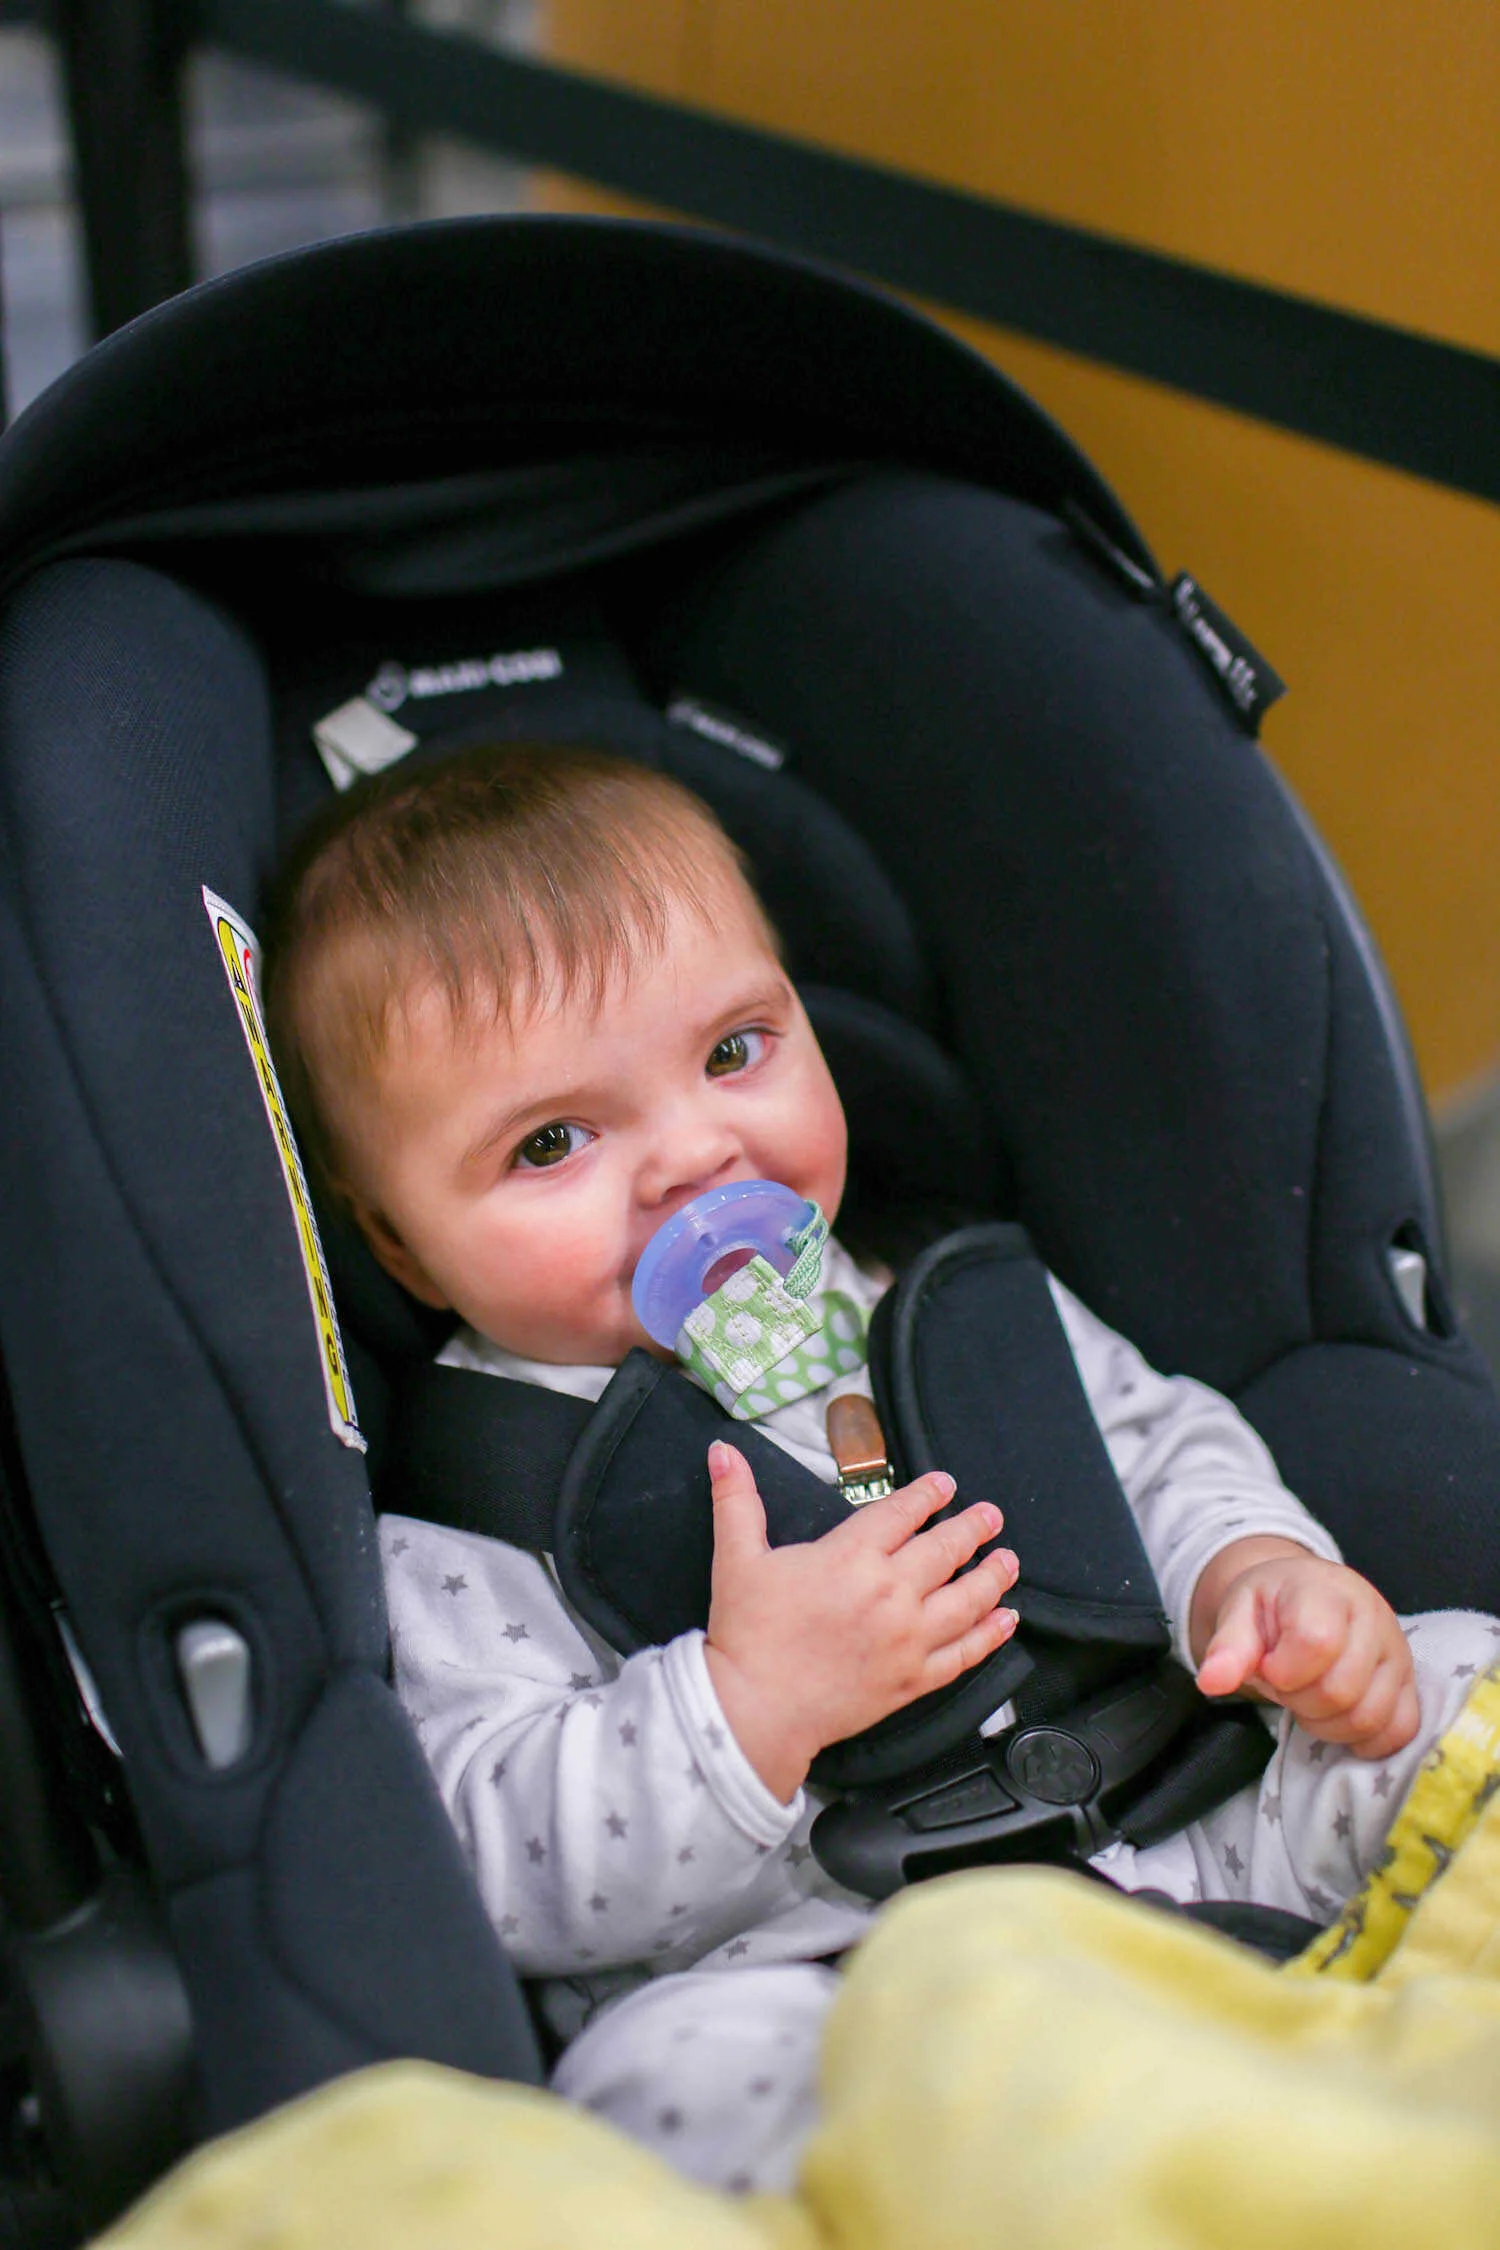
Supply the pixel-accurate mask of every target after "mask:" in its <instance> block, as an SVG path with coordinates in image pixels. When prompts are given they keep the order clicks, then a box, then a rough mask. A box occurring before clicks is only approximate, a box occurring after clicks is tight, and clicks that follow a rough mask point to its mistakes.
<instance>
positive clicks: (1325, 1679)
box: [1260, 1604, 1386, 1719]
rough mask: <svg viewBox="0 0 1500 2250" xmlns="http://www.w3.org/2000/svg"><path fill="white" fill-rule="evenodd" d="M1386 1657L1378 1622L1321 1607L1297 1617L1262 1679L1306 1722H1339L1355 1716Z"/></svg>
mask: <svg viewBox="0 0 1500 2250" xmlns="http://www.w3.org/2000/svg"><path fill="white" fill-rule="evenodd" d="M1385 1654H1386V1651H1385V1648H1384V1644H1383V1642H1382V1640H1381V1636H1380V1634H1379V1633H1378V1632H1377V1630H1376V1628H1375V1625H1374V1622H1373V1620H1372V1619H1371V1618H1370V1617H1369V1616H1367V1615H1366V1614H1365V1613H1364V1612H1363V1611H1360V1610H1356V1611H1355V1613H1354V1614H1353V1616H1352V1617H1350V1616H1348V1615H1346V1614H1343V1613H1341V1612H1340V1611H1339V1610H1338V1609H1337V1608H1333V1607H1329V1606H1326V1605H1321V1604H1320V1605H1317V1606H1316V1607H1313V1608H1311V1609H1310V1610H1309V1612H1308V1613H1307V1614H1305V1615H1304V1616H1302V1617H1300V1618H1299V1617H1297V1616H1295V1615H1294V1616H1293V1618H1292V1619H1291V1620H1290V1621H1288V1622H1287V1623H1286V1624H1285V1625H1284V1626H1283V1629H1282V1631H1281V1633H1280V1634H1278V1636H1277V1639H1276V1642H1275V1645H1274V1646H1273V1647H1272V1648H1271V1649H1269V1650H1268V1651H1267V1653H1266V1657H1265V1661H1264V1662H1263V1663H1262V1665H1261V1668H1260V1676H1261V1678H1262V1680H1263V1681H1264V1682H1265V1684H1266V1686H1267V1687H1268V1688H1269V1689H1270V1691H1271V1693H1272V1694H1273V1695H1274V1696H1275V1697H1276V1699H1277V1701H1278V1702H1280V1703H1284V1704H1285V1705H1286V1707H1287V1709H1288V1710H1289V1711H1295V1712H1296V1714H1297V1716H1298V1717H1299V1718H1301V1719H1336V1718H1342V1717H1344V1716H1345V1715H1346V1714H1347V1713H1349V1712H1351V1711H1353V1709H1354V1708H1355V1706H1356V1705H1357V1704H1358V1703H1359V1702H1360V1700H1361V1698H1362V1697H1363V1696H1364V1695H1365V1693H1366V1691H1367V1690H1368V1688H1369V1686H1370V1683H1371V1681H1372V1680H1373V1679H1374V1676H1375V1671H1376V1667H1377V1665H1378V1664H1379V1662H1380V1661H1381V1658H1382V1656H1384V1655H1385Z"/></svg>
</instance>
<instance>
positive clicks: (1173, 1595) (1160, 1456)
mask: <svg viewBox="0 0 1500 2250" xmlns="http://www.w3.org/2000/svg"><path fill="white" fill-rule="evenodd" d="M1052 1294H1053V1298H1054V1300H1055V1302H1056V1305H1057V1309H1058V1312H1059V1314H1060V1316H1061V1319H1062V1324H1063V1327H1064V1329H1065V1330H1066V1332H1067V1337H1068V1342H1069V1343H1070V1344H1071V1345H1072V1347H1073V1357H1074V1359H1075V1360H1076V1362H1077V1365H1078V1372H1079V1375H1080V1377H1081V1378H1082V1382H1083V1387H1084V1390H1085V1392H1086V1393H1087V1394H1088V1401H1089V1405H1090V1406H1091V1407H1092V1409H1093V1412H1094V1419H1095V1421H1096V1422H1097V1423H1098V1425H1099V1429H1100V1434H1101V1435H1102V1437H1103V1439H1104V1443H1105V1446H1106V1448H1107V1449H1108V1452H1109V1457H1110V1460H1111V1462H1112V1463H1113V1465H1114V1471H1115V1474H1116V1476H1117V1477H1118V1478H1119V1480H1120V1483H1121V1485H1122V1487H1123V1488H1124V1492H1125V1498H1126V1500H1127V1501H1128V1503H1129V1505H1130V1509H1131V1513H1132V1514H1133V1515H1134V1517H1135V1520H1136V1524H1137V1527H1138V1528H1139V1530H1140V1534H1141V1542H1142V1544H1143V1546H1144V1547H1145V1550H1146V1555H1147V1559H1148V1560H1149V1562H1150V1564H1151V1568H1152V1570H1153V1571H1154V1572H1155V1574H1156V1583H1157V1585H1158V1586H1159V1588H1160V1589H1161V1598H1162V1607H1163V1609H1164V1610H1165V1611H1166V1615H1167V1622H1168V1624H1169V1625H1170V1627H1171V1632H1172V1653H1173V1655H1174V1656H1176V1657H1177V1659H1178V1660H1179V1662H1180V1663H1183V1664H1187V1665H1188V1666H1189V1668H1191V1659H1190V1656H1189V1653H1188V1614H1189V1611H1190V1610H1191V1607H1192V1600H1193V1589H1194V1587H1195V1586H1196V1585H1197V1583H1198V1580H1199V1578H1200V1577H1201V1576H1202V1574H1203V1571H1204V1570H1205V1568H1206V1567H1207V1565H1208V1564H1209V1563H1210V1562H1211V1561H1212V1560H1213V1558H1214V1556H1215V1555H1217V1554H1218V1553H1220V1551H1221V1550H1222V1549H1223V1548H1225V1547H1228V1546H1230V1545H1232V1544H1233V1542H1234V1541H1235V1540H1237V1539H1252V1538H1261V1537H1265V1536H1271V1537H1275V1538H1278V1539H1293V1540H1295V1541H1296V1542H1297V1543H1298V1545H1299V1546H1303V1547H1306V1548H1308V1549H1310V1551H1311V1552H1312V1553H1313V1554H1315V1555H1321V1556H1323V1557H1324V1558H1325V1559H1326V1560H1327V1561H1329V1562H1338V1561H1339V1560H1340V1556H1339V1550H1338V1547H1337V1546H1336V1544H1335V1543H1334V1541H1333V1539H1332V1538H1331V1537H1330V1536H1329V1534H1328V1533H1327V1532H1326V1531H1325V1530H1324V1529H1323V1526H1322V1525H1321V1524H1320V1523H1318V1522H1317V1520H1316V1519H1315V1518H1314V1517H1313V1516H1310V1515H1309V1514H1308V1512H1307V1510H1306V1508H1304V1507H1303V1505H1302V1503H1301V1501H1300V1500H1298V1499H1297V1498H1296V1497H1295V1495H1294V1494H1293V1493H1290V1492H1288V1490H1287V1488H1286V1486H1285V1485H1284V1484H1283V1483H1282V1481H1281V1479H1280V1477H1279V1476H1278V1475H1277V1473H1276V1464H1275V1462H1274V1461H1273V1460H1272V1459H1271V1456H1270V1454H1269V1452H1268V1451H1267V1450H1266V1447H1265V1445H1264V1444H1263V1443H1262V1441H1261V1439H1260V1438H1259V1437H1258V1436H1257V1434H1256V1432H1255V1431H1254V1430H1253V1429H1252V1428H1251V1427H1250V1424H1249V1423H1248V1422H1247V1421H1246V1420H1245V1418H1244V1416H1243V1415H1242V1414H1240V1413H1239V1412H1238V1411H1237V1410H1236V1408H1234V1407H1233V1406H1231V1405H1230V1403H1229V1401H1228V1399H1226V1398H1223V1397H1221V1396H1220V1394H1219V1393H1218V1392H1217V1391H1213V1390H1210V1389H1209V1388H1208V1386H1207V1384H1205V1383H1198V1382H1194V1381H1193V1379H1192V1378H1191V1377H1190V1376H1187V1375H1158V1374H1157V1373H1156V1372H1155V1370H1154V1369H1153V1368H1151V1367H1149V1366H1148V1365H1147V1364H1146V1361H1145V1360H1144V1359H1143V1358H1142V1357H1141V1354H1140V1353H1139V1352H1138V1351H1137V1350H1136V1348H1135V1346H1134V1345H1133V1344H1129V1343H1127V1342H1126V1341H1125V1339H1124V1337H1123V1336H1117V1335H1116V1334H1115V1332H1114V1330H1113V1329H1111V1328H1108V1327H1106V1325H1105V1323H1104V1322H1103V1321H1102V1320H1099V1319H1097V1318H1096V1317H1095V1315H1094V1314H1093V1313H1091V1312H1089V1311H1088V1309H1087V1308H1086V1307H1085V1306H1084V1305H1081V1304H1080V1303H1079V1301H1078V1299H1077V1298H1076V1297H1075V1296H1073V1295H1072V1294H1071V1292H1070V1291H1069V1290H1067V1289H1065V1288H1064V1287H1063V1285H1062V1283H1061V1282H1060V1281H1057V1280H1053V1282H1052ZM1021 1567H1022V1569H1023V1570H1024V1569H1025V1567H1026V1558H1025V1557H1024V1555H1023V1556H1022V1558H1021Z"/></svg>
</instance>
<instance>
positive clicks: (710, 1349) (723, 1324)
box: [676, 1206, 868, 1422]
mask: <svg viewBox="0 0 1500 2250" xmlns="http://www.w3.org/2000/svg"><path fill="white" fill-rule="evenodd" d="M827 1240H828V1221H827V1220H826V1219H825V1218H824V1216H823V1214H822V1212H821V1211H819V1210H817V1208H816V1206H814V1216H813V1218H812V1219H811V1220H810V1221H809V1222H808V1224H807V1226H806V1227H805V1228H804V1229H803V1230H802V1233H801V1234H800V1235H798V1236H795V1237H794V1238H793V1239H792V1242H791V1245H790V1247H791V1248H792V1249H793V1250H795V1251H796V1253H797V1255H796V1259H795V1262H794V1264H793V1265H792V1268H791V1271H790V1272H789V1273H788V1274H787V1275H786V1276H785V1278H783V1277H782V1275H780V1274H779V1273H777V1271H776V1269H775V1267H774V1266H772V1265H770V1264H769V1263H768V1262H767V1260H766V1259H765V1258H763V1257H761V1256H760V1255H759V1254H758V1253H757V1255H756V1256H754V1257H752V1258H751V1260H750V1262H749V1264H748V1265H744V1266H741V1267H740V1269H739V1271H738V1272H737V1273H732V1274H731V1275H730V1276H729V1278H728V1280H727V1281H724V1282H722V1283H721V1284H720V1286H719V1287H718V1288H717V1289H716V1290H715V1291H714V1292H713V1295H712V1296H710V1297H705V1298H703V1299H702V1301H701V1302H700V1303H699V1304H697V1305H695V1306H694V1308H693V1310H692V1311H691V1312H690V1313H689V1314H688V1316H687V1319H686V1320H685V1321H684V1322H683V1324H682V1327H681V1328H680V1329H679V1330H678V1333H677V1345H676V1349H677V1356H678V1358H679V1359H680V1360H681V1361H682V1364H683V1366H684V1367H686V1368H688V1369H690V1370H691V1372H692V1373H693V1374H695V1375H696V1376H697V1377H698V1379H699V1381H700V1382H701V1383H702V1384H703V1385H704V1386H705V1388H706V1389H708V1390H710V1391H711V1392H712V1393H713V1395H714V1397H715V1398H716V1399H717V1400H718V1402H719V1404H720V1405H721V1406H722V1407H723V1409H724V1411H725V1412H726V1414H731V1415H733V1417H734V1419H735V1420H736V1421H737V1422H752V1421H754V1420H755V1418H756V1417H757V1416H758V1415H761V1414H770V1413H772V1412H773V1411H774V1410H775V1408H777V1407H778V1406H790V1405H791V1403H792V1401H793V1400H794V1399H799V1398H807V1397H808V1396H809V1395H810V1394H811V1393H812V1392H813V1391H820V1390H822V1389H823V1387H824V1385H825V1384H827V1383H831V1382H832V1381H833V1380H834V1378H835V1376H838V1375H852V1374H853V1372H854V1370H855V1369H856V1368H858V1367H862V1366H863V1365H864V1362H865V1356H866V1355H865V1330H866V1327H867V1325H868V1323H867V1320H866V1316H865V1313H864V1311H863V1310H862V1308H861V1307H860V1306H859V1305H857V1304H856V1303H855V1301H854V1299H853V1298H852V1297H850V1296H846V1295H845V1293H844V1292H843V1290H841V1289H819V1287H818V1285H817V1284H818V1279H819V1276H820V1275H821V1273H822V1270H823V1246H824V1244H825V1243H826V1242H827Z"/></svg>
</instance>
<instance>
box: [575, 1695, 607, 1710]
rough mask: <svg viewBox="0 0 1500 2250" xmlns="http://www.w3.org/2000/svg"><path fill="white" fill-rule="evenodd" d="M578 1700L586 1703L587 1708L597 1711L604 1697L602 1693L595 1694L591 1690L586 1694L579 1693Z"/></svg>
mask: <svg viewBox="0 0 1500 2250" xmlns="http://www.w3.org/2000/svg"><path fill="white" fill-rule="evenodd" d="M578 1700H579V1702H580V1703H583V1704H586V1705H587V1706H588V1708H589V1710H591V1711H597V1710H598V1709H599V1707H600V1705H601V1704H602V1703H603V1701H604V1698H603V1696H602V1695H595V1694H593V1693H592V1691H591V1692H590V1693H589V1694H588V1695H580V1697H579V1698H578Z"/></svg>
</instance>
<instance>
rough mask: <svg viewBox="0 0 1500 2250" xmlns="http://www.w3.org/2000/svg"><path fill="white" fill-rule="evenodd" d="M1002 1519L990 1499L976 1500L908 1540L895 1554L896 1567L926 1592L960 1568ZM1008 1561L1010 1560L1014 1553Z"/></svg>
mask: <svg viewBox="0 0 1500 2250" xmlns="http://www.w3.org/2000/svg"><path fill="white" fill-rule="evenodd" d="M1004 1520H1005V1519H1004V1517H1003V1516H1002V1515H1001V1513H1000V1510H999V1509H998V1508H997V1507H995V1506H993V1505H992V1503H991V1502H990V1501H988V1500H976V1502H975V1503H974V1505H973V1507H972V1508H965V1510H964V1512H963V1514H962V1515H961V1516H954V1517H953V1518H952V1520H951V1521H950V1522H948V1523H936V1524H934V1525H933V1526H932V1529H931V1530H930V1531H924V1532H923V1533H922V1534H921V1536H920V1537H919V1538H915V1539H911V1540H908V1542H907V1544H906V1546H905V1548H904V1549H902V1550H901V1552H900V1554H899V1558H898V1565H897V1567H898V1568H899V1569H900V1570H901V1571H903V1573H904V1574H905V1575H906V1579H907V1583H908V1584H909V1585H911V1586H914V1587H915V1588H916V1590H917V1592H918V1593H920V1594H930V1593H932V1592H933V1591H934V1589H935V1588H937V1587H939V1586H946V1585H947V1583H948V1581H949V1579H950V1578H951V1577H952V1576H953V1573H954V1572H955V1571H956V1570H962V1568H963V1566H964V1564H965V1563H966V1562H968V1561H970V1560H971V1558H972V1557H973V1556H975V1555H977V1554H978V1552H979V1550H980V1548H981V1547H983V1546H984V1545H985V1544H986V1543H987V1542H988V1541H989V1540H991V1539H993V1538H994V1537H995V1534H996V1533H997V1532H998V1531H999V1529H1000V1526H1001V1524H1002V1523H1003V1522H1004ZM1011 1561H1012V1563H1014V1561H1015V1557H1014V1556H1012V1557H1011Z"/></svg>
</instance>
